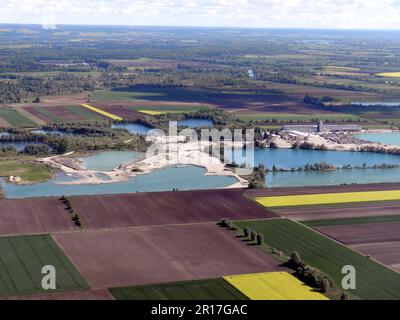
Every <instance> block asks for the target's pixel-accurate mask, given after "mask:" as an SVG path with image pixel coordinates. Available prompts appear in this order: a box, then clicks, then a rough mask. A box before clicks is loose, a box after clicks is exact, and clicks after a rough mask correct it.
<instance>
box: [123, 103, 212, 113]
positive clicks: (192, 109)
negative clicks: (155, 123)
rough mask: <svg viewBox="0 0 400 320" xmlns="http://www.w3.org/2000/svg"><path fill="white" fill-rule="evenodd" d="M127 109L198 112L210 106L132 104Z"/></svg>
mask: <svg viewBox="0 0 400 320" xmlns="http://www.w3.org/2000/svg"><path fill="white" fill-rule="evenodd" d="M126 108H127V109H131V110H136V111H138V110H149V111H156V112H162V113H184V112H196V111H200V110H206V109H208V107H206V106H192V105H188V106H144V107H142V106H138V107H132V106H127V107H126Z"/></svg>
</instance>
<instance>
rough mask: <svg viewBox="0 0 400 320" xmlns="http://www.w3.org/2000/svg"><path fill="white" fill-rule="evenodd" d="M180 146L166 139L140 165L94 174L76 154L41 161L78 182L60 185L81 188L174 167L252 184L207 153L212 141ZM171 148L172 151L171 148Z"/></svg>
mask: <svg viewBox="0 0 400 320" xmlns="http://www.w3.org/2000/svg"><path fill="white" fill-rule="evenodd" d="M177 141H179V143H176V144H175V143H174V144H172V145H168V144H167V143H166V141H165V140H160V141H158V142H157V143H155V144H154V145H153V146H154V149H155V150H156V151H157V152H155V153H154V155H150V156H149V153H148V154H147V156H146V158H145V159H143V160H139V161H137V162H132V163H128V164H123V165H120V166H119V167H118V168H115V169H114V170H112V171H94V170H88V169H86V168H83V167H81V166H80V164H79V162H78V160H76V159H73V158H66V157H67V156H69V155H71V154H72V153H68V154H64V155H61V156H53V157H46V158H40V159H38V161H40V162H42V163H45V164H47V165H49V166H51V167H52V168H55V169H58V170H61V171H62V172H64V173H65V174H66V175H68V176H73V177H75V178H76V179H75V180H73V181H63V182H58V183H59V184H67V185H79V184H102V183H115V182H122V181H126V180H128V179H130V178H132V177H135V176H138V175H142V174H149V173H150V172H151V171H153V170H157V169H162V168H166V167H171V166H185V165H193V166H198V167H202V168H205V169H206V170H207V172H206V173H205V174H206V175H213V176H229V177H234V178H236V179H237V183H234V184H233V185H231V186H229V188H245V187H247V186H248V181H247V180H245V179H243V178H241V177H240V176H239V175H237V174H236V173H234V172H233V171H232V170H230V169H228V168H227V167H226V166H225V164H224V163H222V162H221V161H220V160H219V159H217V158H214V157H211V156H210V155H208V154H207V153H205V152H204V151H203V150H205V148H206V147H207V146H208V142H186V143H182V139H180V138H178V139H177ZM167 145H168V148H167ZM232 147H235V148H242V147H243V144H240V145H232ZM102 175H103V176H107V177H108V179H109V180H104V179H102V178H101V177H99V176H102Z"/></svg>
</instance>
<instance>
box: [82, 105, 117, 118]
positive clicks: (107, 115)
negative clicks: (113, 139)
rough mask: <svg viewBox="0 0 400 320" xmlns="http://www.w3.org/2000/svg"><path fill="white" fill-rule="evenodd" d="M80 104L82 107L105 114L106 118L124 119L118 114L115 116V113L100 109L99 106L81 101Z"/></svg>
mask: <svg viewBox="0 0 400 320" xmlns="http://www.w3.org/2000/svg"><path fill="white" fill-rule="evenodd" d="M81 106H82V107H84V108H87V109H89V110H92V111H94V112H97V113H100V114H102V115H104V116H106V117H108V118H111V119H113V120H117V121H122V120H124V119H123V118H121V117H119V116H116V115H115V114H112V113H109V112H107V111H104V110H101V109H99V108H96V107H93V106H91V105H90V104H86V103H83V104H81Z"/></svg>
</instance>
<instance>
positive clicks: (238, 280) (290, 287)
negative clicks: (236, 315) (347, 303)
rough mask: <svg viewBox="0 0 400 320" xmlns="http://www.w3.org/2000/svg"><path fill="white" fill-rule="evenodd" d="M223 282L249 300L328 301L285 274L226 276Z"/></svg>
mask: <svg viewBox="0 0 400 320" xmlns="http://www.w3.org/2000/svg"><path fill="white" fill-rule="evenodd" d="M224 280H225V281H227V282H229V284H231V285H232V286H234V287H235V288H236V289H238V290H239V291H240V292H241V293H243V294H244V295H245V296H246V297H248V298H249V299H251V300H329V299H328V298H327V297H325V296H324V295H322V294H320V293H318V292H315V291H313V289H312V288H311V287H308V286H306V285H305V284H304V283H303V282H301V281H300V280H298V279H297V278H295V277H293V276H292V275H291V274H289V273H287V272H266V273H254V274H243V275H237V276H227V277H224Z"/></svg>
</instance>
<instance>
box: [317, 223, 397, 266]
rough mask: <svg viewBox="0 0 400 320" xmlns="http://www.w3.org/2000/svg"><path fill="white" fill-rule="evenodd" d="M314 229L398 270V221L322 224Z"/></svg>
mask: <svg viewBox="0 0 400 320" xmlns="http://www.w3.org/2000/svg"><path fill="white" fill-rule="evenodd" d="M315 229H316V230H318V231H319V232H321V233H323V234H325V235H327V236H329V237H331V238H333V239H335V240H337V241H339V242H342V243H344V244H346V245H349V246H350V247H351V248H353V249H354V250H357V251H360V252H362V253H364V254H368V255H370V256H371V257H372V258H374V259H376V260H378V261H380V262H382V263H384V264H387V265H389V266H391V267H393V268H396V269H398V270H400V222H385V223H367V224H357V225H356V224H352V225H338V226H324V227H316V228H315Z"/></svg>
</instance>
